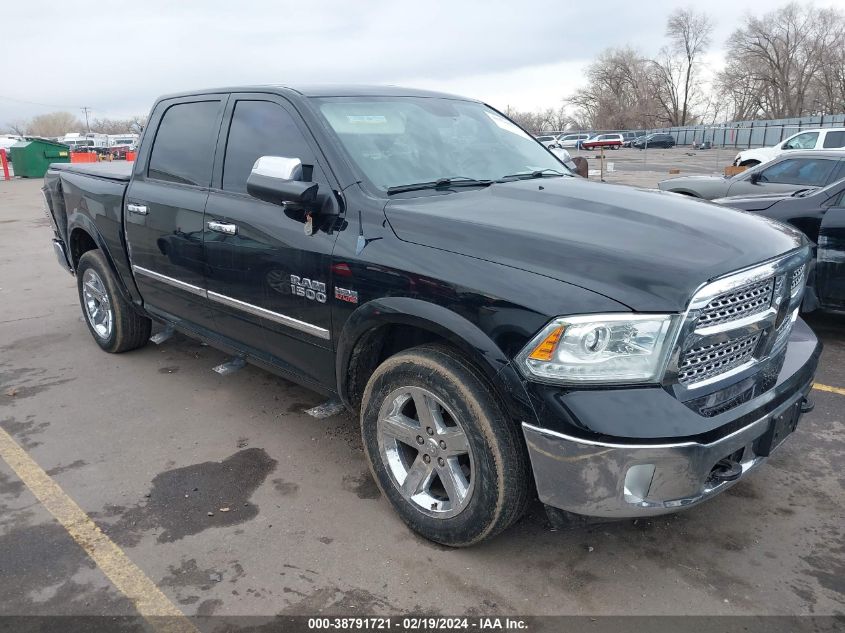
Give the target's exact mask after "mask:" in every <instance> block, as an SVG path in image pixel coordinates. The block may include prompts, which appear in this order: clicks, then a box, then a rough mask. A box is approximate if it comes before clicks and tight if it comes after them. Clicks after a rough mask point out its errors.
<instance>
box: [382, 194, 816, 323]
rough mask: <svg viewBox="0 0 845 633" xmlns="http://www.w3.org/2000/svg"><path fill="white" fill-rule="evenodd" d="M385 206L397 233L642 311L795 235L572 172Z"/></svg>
mask: <svg viewBox="0 0 845 633" xmlns="http://www.w3.org/2000/svg"><path fill="white" fill-rule="evenodd" d="M385 214H386V216H387V219H388V222H389V223H390V226H391V227H392V229H393V231H394V232H395V233H396V235H397V237H398V238H399V239H400V240H404V241H408V242H414V243H416V244H422V245H425V246H430V247H433V248H438V249H442V250H445V251H451V252H454V253H460V254H462V255H467V256H470V257H476V258H479V259H484V260H489V261H493V262H496V263H499V264H504V265H506V266H512V267H514V268H520V269H523V270H528V271H532V272H535V273H538V274H541V275H545V276H548V277H552V278H555V279H558V280H560V281H564V282H567V283H570V284H575V285H578V286H581V287H583V288H586V289H588V290H592V291H593V292H598V293H601V294H603V295H605V296H606V297H609V298H611V299H614V300H616V301H619V302H621V303H624V304H625V305H627V306H629V307H630V308H632V309H634V310H638V311H643V312H649V311H668V312H678V311H681V310H683V309H685V308H686V305H687V302H688V301H689V299H690V297H691V296H692V293H693V292H694V291H695V290H696V289H697V288H698V287H699V286H700V285H701V284H703V283H705V282H707V281H708V280H710V279H713V278H715V277H719V276H721V275H724V274H725V273H728V272H732V271H735V270H739V269H742V268H746V267H748V266H751V265H753V264H757V263H759V262H762V261H764V260H767V259H771V258H773V257H776V256H777V255H780V254H781V253H785V252H787V251H790V250H792V249H794V248H797V247H798V246H800V245H801V244H802V240H803V238H802V237H801V234H800V233H798V232H797V231H794V230H793V229H790V228H789V227H786V226H784V225H782V224H780V223H777V222H773V221H771V220H768V219H766V218H761V217H757V216H753V215H749V214H746V213H741V212H738V211H733V210H731V209H726V208H725V207H720V206H718V205H715V204H711V203H708V202H702V201H699V200H694V199H688V198H685V197H682V196H678V195H674V194H667V193H662V192H656V191H647V190H643V189H634V188H631V187H625V186H619V185H608V184H600V183H592V182H589V181H587V180H583V179H581V178H546V179H542V180H540V179H538V180H522V181H516V182H509V183H502V184H494V185H492V186H490V187H487V188H485V189H473V190H460V189H459V190H457V191H455V192H454V193H443V194H434V195H423V196H420V197H415V198H407V199H393V200H391V201H390V202H388V204H387V205H386V207H385Z"/></svg>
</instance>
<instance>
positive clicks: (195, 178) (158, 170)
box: [147, 101, 220, 187]
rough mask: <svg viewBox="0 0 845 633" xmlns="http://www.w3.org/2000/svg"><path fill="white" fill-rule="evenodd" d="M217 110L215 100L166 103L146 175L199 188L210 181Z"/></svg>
mask: <svg viewBox="0 0 845 633" xmlns="http://www.w3.org/2000/svg"><path fill="white" fill-rule="evenodd" d="M219 113H220V102H219V101H197V102H193V103H177V104H176V105H172V106H170V107H169V108H168V109H167V111H166V112H165V113H164V116H163V117H162V119H161V123H160V124H159V126H158V131H157V132H156V136H155V141H154V142H153V151H152V154H151V155H150V165H149V168H148V170H147V176H148V177H149V178H155V179H156V180H166V181H168V182H178V183H182V184H186V185H198V186H200V187H207V186H208V185H209V184H211V168H212V164H213V162H214V146H215V144H216V143H217V130H218V127H217V117H218V115H219Z"/></svg>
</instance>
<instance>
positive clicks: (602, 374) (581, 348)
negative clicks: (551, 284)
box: [516, 314, 680, 384]
mask: <svg viewBox="0 0 845 633" xmlns="http://www.w3.org/2000/svg"><path fill="white" fill-rule="evenodd" d="M679 321H680V317H679V316H678V315H672V314H659V315H657V314H654V315H653V314H643V315H634V314H596V315H583V316H572V317H558V318H556V319H554V320H553V321H552V322H551V323H549V324H548V325H547V326H546V327H544V328H543V329H542V330H540V332H539V333H538V334H537V335H536V336H535V337H534V338H533V339H532V340H531V341H530V342H529V343H528V345H526V346H525V348H524V349H523V350H522V351H521V352H520V353H519V354H518V355H517V357H516V359H517V362H518V363H519V367H520V369H521V371H522V372H523V373H524V374H525V375H526V376H527V377H528V378H533V379H536V380H540V381H542V382H554V383H562V384H566V383H569V384H589V383H607V382H618V383H644V382H657V381H659V380H660V378H661V376H662V375H663V372H664V370H665V369H666V363H667V361H668V358H669V354H670V352H671V349H672V345H673V343H674V339H675V333H676V331H677V326H678V323H679Z"/></svg>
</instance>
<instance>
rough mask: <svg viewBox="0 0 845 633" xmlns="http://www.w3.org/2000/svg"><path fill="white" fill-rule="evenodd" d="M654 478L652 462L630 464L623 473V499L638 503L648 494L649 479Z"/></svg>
mask: <svg viewBox="0 0 845 633" xmlns="http://www.w3.org/2000/svg"><path fill="white" fill-rule="evenodd" d="M653 478H654V464H638V465H636V466H631V467H630V468H629V469H628V472H627V473H625V501H626V502H627V503H639V502H640V501H642V500H644V499H645V498H646V497H647V496H648V489H649V488H651V480H652V479H653Z"/></svg>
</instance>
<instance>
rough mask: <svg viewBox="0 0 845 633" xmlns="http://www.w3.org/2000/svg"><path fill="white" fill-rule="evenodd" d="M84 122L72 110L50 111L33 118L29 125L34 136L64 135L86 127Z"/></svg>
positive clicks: (28, 127) (30, 132) (29, 131)
mask: <svg viewBox="0 0 845 633" xmlns="http://www.w3.org/2000/svg"><path fill="white" fill-rule="evenodd" d="M84 127H85V126H84V124H83V123H82V122H81V121H80V120H79V119H78V118H77V117H76V115H74V114H71V113H70V112H50V113H49V114H40V115H38V116H37V117H35V118H33V119H32V121H30V122H29V125H28V126H27V130H28V133H29V134H31V135H32V136H48V137H49V136H64V135H65V134H66V133H68V132H75V131H78V130H82V129H84Z"/></svg>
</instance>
